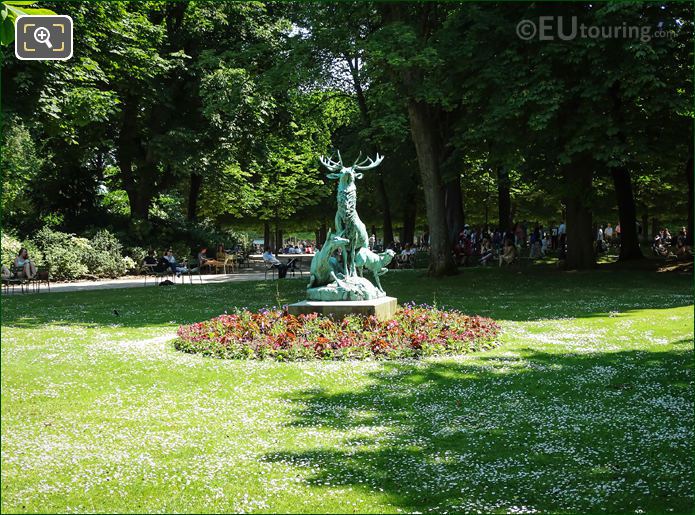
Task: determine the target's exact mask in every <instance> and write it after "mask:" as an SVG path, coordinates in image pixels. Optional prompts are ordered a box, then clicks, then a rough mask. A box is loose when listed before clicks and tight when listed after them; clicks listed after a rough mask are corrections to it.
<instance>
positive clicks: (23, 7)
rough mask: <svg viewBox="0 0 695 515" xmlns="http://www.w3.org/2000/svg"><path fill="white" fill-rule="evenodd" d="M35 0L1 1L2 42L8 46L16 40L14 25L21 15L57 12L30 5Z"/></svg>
mask: <svg viewBox="0 0 695 515" xmlns="http://www.w3.org/2000/svg"><path fill="white" fill-rule="evenodd" d="M34 4H36V1H35V0H31V1H18V0H10V1H6V2H2V3H0V44H2V45H4V46H7V45H10V44H11V43H12V42H13V41H14V25H15V22H16V20H17V18H19V17H20V16H31V15H46V14H55V13H54V12H53V11H51V10H50V9H37V8H34V7H29V6H30V5H34Z"/></svg>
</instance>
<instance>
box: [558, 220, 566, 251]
mask: <svg viewBox="0 0 695 515" xmlns="http://www.w3.org/2000/svg"><path fill="white" fill-rule="evenodd" d="M566 234H567V227H566V226H565V221H564V220H563V221H562V222H560V226H559V227H558V228H557V237H558V245H559V246H560V247H563V250H564V246H565V235H566Z"/></svg>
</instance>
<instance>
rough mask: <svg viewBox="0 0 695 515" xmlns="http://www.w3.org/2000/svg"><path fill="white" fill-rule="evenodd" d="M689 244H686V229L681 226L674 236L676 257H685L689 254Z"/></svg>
mask: <svg viewBox="0 0 695 515" xmlns="http://www.w3.org/2000/svg"><path fill="white" fill-rule="evenodd" d="M691 253H692V252H691V249H690V245H688V230H687V229H686V228H685V227H681V230H680V231H679V233H678V236H676V255H677V256H678V257H687V256H689V255H690V254H691Z"/></svg>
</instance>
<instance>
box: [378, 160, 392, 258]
mask: <svg viewBox="0 0 695 515" xmlns="http://www.w3.org/2000/svg"><path fill="white" fill-rule="evenodd" d="M377 189H378V190H379V197H380V200H381V215H382V221H383V224H384V245H386V246H388V245H389V244H390V243H392V242H393V223H392V220H391V205H390V203H389V198H388V195H387V194H386V185H385V184H384V178H383V177H382V175H381V173H379V175H378V177H377Z"/></svg>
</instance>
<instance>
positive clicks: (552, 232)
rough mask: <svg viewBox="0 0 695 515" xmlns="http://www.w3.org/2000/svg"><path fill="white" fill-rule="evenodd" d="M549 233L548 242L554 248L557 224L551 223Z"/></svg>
mask: <svg viewBox="0 0 695 515" xmlns="http://www.w3.org/2000/svg"><path fill="white" fill-rule="evenodd" d="M550 234H551V240H550V244H551V246H552V249H553V250H555V249H556V248H557V225H555V224H553V228H552V229H551V230H550Z"/></svg>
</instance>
